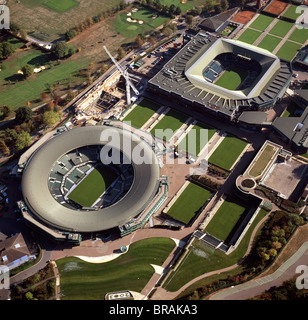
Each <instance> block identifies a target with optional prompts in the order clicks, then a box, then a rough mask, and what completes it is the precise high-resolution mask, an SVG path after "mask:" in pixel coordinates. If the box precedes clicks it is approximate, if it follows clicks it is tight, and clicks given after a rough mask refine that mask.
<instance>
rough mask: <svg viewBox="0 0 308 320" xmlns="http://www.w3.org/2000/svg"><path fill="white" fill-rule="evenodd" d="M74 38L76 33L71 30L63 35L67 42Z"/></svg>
mask: <svg viewBox="0 0 308 320" xmlns="http://www.w3.org/2000/svg"><path fill="white" fill-rule="evenodd" d="M75 36H76V32H75V31H74V30H73V29H70V30H68V31H66V33H65V40H66V41H69V40H71V39H73V38H74V37H75Z"/></svg>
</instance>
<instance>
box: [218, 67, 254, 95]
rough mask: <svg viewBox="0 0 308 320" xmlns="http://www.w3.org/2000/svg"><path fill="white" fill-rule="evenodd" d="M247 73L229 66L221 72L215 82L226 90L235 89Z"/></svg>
mask: <svg viewBox="0 0 308 320" xmlns="http://www.w3.org/2000/svg"><path fill="white" fill-rule="evenodd" d="M247 75H248V72H247V71H246V70H244V69H242V68H239V67H236V66H231V67H229V68H228V70H225V71H224V72H223V74H222V75H221V76H220V77H219V79H218V80H217V81H216V82H215V84H216V85H217V86H220V87H223V88H225V89H228V90H236V89H237V88H238V87H239V85H240V84H241V83H242V82H243V81H244V79H245V78H246V77H247Z"/></svg>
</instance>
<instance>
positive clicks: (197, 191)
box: [167, 183, 212, 224]
mask: <svg viewBox="0 0 308 320" xmlns="http://www.w3.org/2000/svg"><path fill="white" fill-rule="evenodd" d="M211 195H212V193H211V192H210V191H209V190H207V189H205V188H202V187H200V186H198V185H197V184H194V183H189V185H188V186H187V187H186V188H185V190H184V191H183V192H182V194H181V195H180V196H179V198H178V199H177V200H176V201H175V203H174V204H173V206H172V207H171V208H170V210H169V211H168V212H167V214H168V215H169V216H170V217H172V218H174V219H176V220H179V221H181V222H184V223H185V224H189V222H190V221H191V220H192V219H193V218H194V217H195V215H196V214H197V213H198V212H199V210H200V208H201V207H202V206H203V205H204V204H205V202H206V201H207V200H208V199H209V198H210V196H211Z"/></svg>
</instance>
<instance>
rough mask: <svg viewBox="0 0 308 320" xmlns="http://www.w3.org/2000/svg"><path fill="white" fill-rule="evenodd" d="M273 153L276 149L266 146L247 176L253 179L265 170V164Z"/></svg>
mask: <svg viewBox="0 0 308 320" xmlns="http://www.w3.org/2000/svg"><path fill="white" fill-rule="evenodd" d="M275 152H276V148H274V147H273V146H270V145H268V146H266V148H265V149H264V150H263V151H262V153H261V154H260V156H259V158H258V160H257V161H256V162H255V164H254V165H253V167H252V168H251V170H250V171H249V175H250V176H252V177H254V178H256V177H258V176H259V175H260V174H261V173H262V172H263V170H264V169H265V168H266V166H267V164H268V163H269V161H270V160H271V158H272V156H273V155H274V153H275Z"/></svg>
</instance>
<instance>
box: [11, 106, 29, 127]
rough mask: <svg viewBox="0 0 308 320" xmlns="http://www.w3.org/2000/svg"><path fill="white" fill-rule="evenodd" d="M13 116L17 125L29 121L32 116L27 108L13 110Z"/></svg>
mask: <svg viewBox="0 0 308 320" xmlns="http://www.w3.org/2000/svg"><path fill="white" fill-rule="evenodd" d="M15 114H16V115H15V121H16V122H17V123H18V124H21V123H23V122H27V121H29V120H31V119H32V116H33V112H32V110H31V109H30V108H28V107H19V108H18V109H16V110H15Z"/></svg>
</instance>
